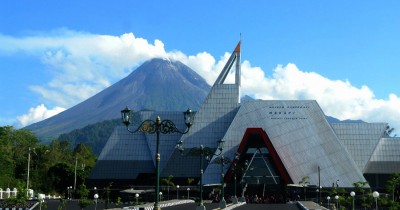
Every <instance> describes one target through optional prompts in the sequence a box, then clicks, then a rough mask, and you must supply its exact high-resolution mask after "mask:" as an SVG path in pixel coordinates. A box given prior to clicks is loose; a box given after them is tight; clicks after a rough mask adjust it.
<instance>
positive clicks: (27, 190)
mask: <svg viewBox="0 0 400 210" xmlns="http://www.w3.org/2000/svg"><path fill="white" fill-rule="evenodd" d="M30 164H31V148H30V147H29V151H28V174H27V178H26V196H28V192H29V169H30Z"/></svg>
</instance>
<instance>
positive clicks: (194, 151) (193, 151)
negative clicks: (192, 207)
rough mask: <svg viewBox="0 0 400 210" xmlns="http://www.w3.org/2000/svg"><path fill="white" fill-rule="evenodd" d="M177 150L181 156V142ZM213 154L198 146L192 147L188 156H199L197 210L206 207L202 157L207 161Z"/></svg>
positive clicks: (210, 150) (207, 149) (182, 148)
mask: <svg viewBox="0 0 400 210" xmlns="http://www.w3.org/2000/svg"><path fill="white" fill-rule="evenodd" d="M176 147H177V148H178V150H179V152H180V153H181V154H183V151H184V147H183V141H179V142H178V144H177V145H176ZM212 154H213V151H212V149H211V148H208V147H204V146H203V145H200V147H194V148H192V149H190V151H189V154H188V155H194V156H199V157H200V202H199V206H197V207H196V209H197V210H205V209H206V207H205V206H204V204H203V173H204V171H203V165H204V164H203V160H204V156H206V157H207V159H209V156H211V155H212Z"/></svg>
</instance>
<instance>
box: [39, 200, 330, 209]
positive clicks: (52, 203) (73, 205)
mask: <svg viewBox="0 0 400 210" xmlns="http://www.w3.org/2000/svg"><path fill="white" fill-rule="evenodd" d="M46 205H47V210H57V209H58V206H59V205H60V202H59V201H58V200H49V201H46ZM204 205H205V207H206V209H207V210H217V209H219V204H218V203H205V204H204ZM301 205H303V206H304V207H305V209H310V210H311V209H322V210H323V209H326V208H323V207H320V206H318V205H317V204H315V203H314V202H302V203H301ZM147 206H149V207H150V208H151V204H150V205H147ZM196 206H197V204H195V203H193V202H190V203H184V204H179V205H174V206H169V207H163V208H162V209H163V210H191V209H193V210H195V209H196ZM66 207H67V209H68V210H80V207H79V205H78V200H70V201H68V203H67V206H66ZM112 207H115V205H114V204H111V205H110V208H112ZM149 207H148V208H144V207H143V206H142V208H134V206H130V205H124V204H122V205H120V206H119V208H112V210H117V209H127V210H128V209H149ZM231 207H232V206H229V205H228V207H227V209H229V210H230V209H235V210H258V209H260V210H261V209H263V210H274V209H279V210H300V209H302V208H301V207H300V205H297V204H243V205H239V206H236V207H235V208H231ZM94 209H95V205H92V206H88V207H86V208H85V210H94ZM103 209H104V203H102V202H99V203H98V204H97V208H96V210H103Z"/></svg>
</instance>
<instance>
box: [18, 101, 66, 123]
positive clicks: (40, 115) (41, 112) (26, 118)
mask: <svg viewBox="0 0 400 210" xmlns="http://www.w3.org/2000/svg"><path fill="white" fill-rule="evenodd" d="M64 110H65V109H64V108H61V107H54V109H47V107H46V106H45V105H44V104H40V105H39V106H37V107H34V108H30V109H29V112H28V114H25V115H22V116H18V117H17V119H18V122H19V124H20V126H21V127H24V126H27V125H29V124H32V123H35V122H39V121H41V120H44V119H47V118H49V117H52V116H54V115H56V114H58V113H60V112H62V111H64Z"/></svg>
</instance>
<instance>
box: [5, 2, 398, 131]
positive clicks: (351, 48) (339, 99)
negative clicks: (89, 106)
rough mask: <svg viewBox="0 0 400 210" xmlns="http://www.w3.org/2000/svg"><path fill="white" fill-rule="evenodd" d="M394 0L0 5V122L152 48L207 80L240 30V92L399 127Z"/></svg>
mask: <svg viewBox="0 0 400 210" xmlns="http://www.w3.org/2000/svg"><path fill="white" fill-rule="evenodd" d="M398 8H400V2H399V1H384V2H378V1H361V0H360V1H344V0H343V1H340V0H339V1H321V0H309V1H298V0H293V1H261V0H259V1H256V0H254V1H244V0H243V1H241V0H238V1H208V0H204V1H177V0H172V1H171V0H170V1H161V0H160V1H132V0H129V1H101V0H100V1H75V0H71V1H19V0H13V1H12V0H5V1H3V2H2V4H0V20H1V21H0V73H1V76H0V101H1V103H0V125H14V126H16V127H21V126H24V125H28V124H30V123H33V122H36V121H38V120H41V119H43V118H46V117H49V116H52V115H54V114H56V113H58V112H60V111H62V110H64V109H67V108H70V107H71V106H73V105H76V104H77V103H79V102H81V101H82V100H85V99H86V98H88V97H90V96H91V95H93V94H95V93H97V92H99V91H101V90H102V89H104V88H106V87H108V86H109V85H111V84H113V83H115V82H116V81H118V80H120V79H122V78H123V77H125V76H126V75H127V74H129V73H130V72H131V71H132V70H134V69H135V68H136V67H137V66H139V65H140V64H141V63H142V62H144V61H145V60H147V59H150V58H152V57H169V58H171V59H178V60H181V61H182V62H184V63H185V64H187V65H188V66H190V67H192V68H193V69H194V70H195V71H197V72H198V73H199V74H200V75H203V76H204V77H205V78H206V80H207V81H208V82H209V83H210V84H212V83H213V82H214V80H215V78H216V75H217V74H218V73H219V71H220V70H221V69H222V67H221V66H223V63H224V61H225V60H226V59H227V56H228V54H229V53H230V52H231V51H232V50H233V48H234V47H235V45H236V43H237V42H238V41H239V38H240V33H241V34H242V62H243V63H242V64H243V66H242V68H243V77H244V79H243V91H242V93H243V94H249V95H252V96H254V97H257V98H262V99H315V100H317V101H318V102H319V103H320V105H321V108H322V109H323V110H324V111H325V113H326V114H328V115H331V116H334V117H337V118H340V119H348V118H351V119H362V120H365V121H368V122H389V123H390V125H392V126H393V127H395V128H396V127H400V122H398V121H399V120H398V119H400V111H399V110H398V107H400V99H399V96H400V89H399V85H398V81H399V78H400V64H399V62H398V58H399V57H400V42H399V37H400V27H399V26H400V13H399V12H398Z"/></svg>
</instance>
